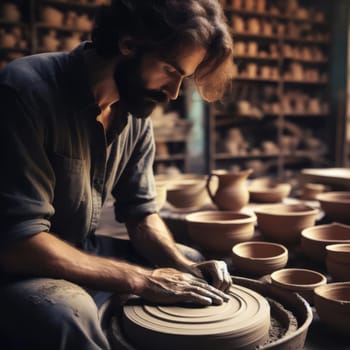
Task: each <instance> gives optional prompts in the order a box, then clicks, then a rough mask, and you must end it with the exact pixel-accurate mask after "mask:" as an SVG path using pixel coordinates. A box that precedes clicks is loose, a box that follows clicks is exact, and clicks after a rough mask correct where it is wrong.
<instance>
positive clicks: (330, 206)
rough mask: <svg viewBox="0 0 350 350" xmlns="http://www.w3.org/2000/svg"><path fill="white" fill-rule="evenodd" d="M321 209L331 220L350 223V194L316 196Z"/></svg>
mask: <svg viewBox="0 0 350 350" xmlns="http://www.w3.org/2000/svg"><path fill="white" fill-rule="evenodd" d="M316 199H317V200H318V201H319V202H320V205H321V209H322V210H323V211H324V212H325V215H326V216H327V217H328V218H330V219H331V220H334V221H338V222H341V223H344V224H347V223H350V215H349V213H350V192H325V193H320V194H319V195H317V196H316Z"/></svg>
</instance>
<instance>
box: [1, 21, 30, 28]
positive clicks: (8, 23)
mask: <svg viewBox="0 0 350 350" xmlns="http://www.w3.org/2000/svg"><path fill="white" fill-rule="evenodd" d="M3 26H5V27H15V26H17V27H27V26H28V24H27V23H24V22H13V21H6V20H4V19H0V27H3Z"/></svg>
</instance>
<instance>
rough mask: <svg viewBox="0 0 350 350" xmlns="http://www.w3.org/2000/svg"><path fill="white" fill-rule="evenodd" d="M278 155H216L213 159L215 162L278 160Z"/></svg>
mask: <svg viewBox="0 0 350 350" xmlns="http://www.w3.org/2000/svg"><path fill="white" fill-rule="evenodd" d="M279 156H280V154H263V153H261V154H247V155H234V154H231V153H216V154H215V158H216V159H217V160H225V159H242V160H247V159H270V158H278V157H279Z"/></svg>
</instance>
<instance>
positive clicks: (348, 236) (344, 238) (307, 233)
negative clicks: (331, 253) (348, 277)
mask: <svg viewBox="0 0 350 350" xmlns="http://www.w3.org/2000/svg"><path fill="white" fill-rule="evenodd" d="M336 243H350V226H348V225H343V224H338V223H332V224H328V225H318V226H315V227H309V228H306V229H304V230H303V231H302V232H301V250H302V252H303V253H304V254H305V255H306V256H307V257H309V258H310V259H311V260H314V261H317V262H325V259H326V246H327V245H330V244H336Z"/></svg>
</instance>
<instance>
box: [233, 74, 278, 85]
mask: <svg viewBox="0 0 350 350" xmlns="http://www.w3.org/2000/svg"><path fill="white" fill-rule="evenodd" d="M234 80H241V81H248V82H254V83H278V82H279V81H280V79H265V78H248V77H244V76H240V75H238V76H236V77H234Z"/></svg>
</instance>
